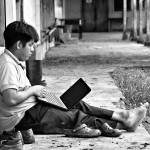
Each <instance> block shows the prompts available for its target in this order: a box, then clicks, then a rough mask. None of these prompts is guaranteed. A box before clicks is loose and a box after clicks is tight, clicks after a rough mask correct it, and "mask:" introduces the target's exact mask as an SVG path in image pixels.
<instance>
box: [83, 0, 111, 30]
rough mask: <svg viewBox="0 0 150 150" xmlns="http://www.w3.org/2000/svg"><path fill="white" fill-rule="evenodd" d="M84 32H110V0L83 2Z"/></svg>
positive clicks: (84, 0) (87, 0)
mask: <svg viewBox="0 0 150 150" xmlns="http://www.w3.org/2000/svg"><path fill="white" fill-rule="evenodd" d="M82 18H83V20H84V24H83V31H84V32H106V31H108V21H107V20H108V0H82Z"/></svg>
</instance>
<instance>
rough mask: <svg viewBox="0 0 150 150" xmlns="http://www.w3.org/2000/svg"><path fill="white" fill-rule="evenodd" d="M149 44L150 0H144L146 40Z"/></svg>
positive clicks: (146, 43)
mask: <svg viewBox="0 0 150 150" xmlns="http://www.w3.org/2000/svg"><path fill="white" fill-rule="evenodd" d="M145 45H149V46H150V0H146V42H145Z"/></svg>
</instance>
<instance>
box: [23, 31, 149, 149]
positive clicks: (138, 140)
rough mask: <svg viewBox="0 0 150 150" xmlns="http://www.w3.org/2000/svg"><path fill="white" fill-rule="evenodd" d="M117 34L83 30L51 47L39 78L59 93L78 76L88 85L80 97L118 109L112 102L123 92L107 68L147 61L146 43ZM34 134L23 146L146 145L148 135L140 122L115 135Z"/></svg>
mask: <svg viewBox="0 0 150 150" xmlns="http://www.w3.org/2000/svg"><path fill="white" fill-rule="evenodd" d="M75 36H77V35H75ZM121 38H122V34H121V33H84V34H83V39H82V40H81V41H78V40H74V39H72V40H70V41H68V43H66V44H62V45H60V46H59V47H54V48H52V49H51V50H50V51H48V52H47V54H46V60H44V61H43V79H45V80H46V81H47V86H48V88H49V89H50V90H51V91H52V92H53V93H54V94H56V95H57V96H60V95H61V94H62V93H63V92H64V91H65V90H67V89H68V88H69V87H70V86H71V85H72V84H73V83H74V82H75V81H76V80H78V79H79V78H80V77H82V78H83V79H84V80H85V81H86V82H87V84H88V85H89V86H90V87H91V89H92V91H91V92H90V93H89V94H88V95H87V96H86V97H85V98H84V99H83V100H84V101H86V102H88V103H90V104H91V105H94V106H97V107H104V108H108V109H112V110H115V109H118V105H116V104H117V102H118V101H119V99H120V98H123V96H122V94H121V92H120V91H119V89H118V87H116V85H115V83H114V81H113V79H112V78H111V77H110V75H109V72H111V71H113V70H114V68H115V67H117V66H131V65H149V64H150V62H149V57H150V49H149V48H148V47H145V46H143V45H141V44H137V43H135V42H130V41H122V40H121ZM35 138H36V143H35V144H31V145H24V150H48V149H50V150H112V149H113V150H118V149H120V150H127V149H134V150H140V149H145V150H148V149H150V144H149V141H150V135H149V134H148V133H147V131H146V130H145V128H144V127H143V126H142V125H140V126H139V128H138V130H137V131H136V132H134V133H127V132H125V131H124V133H123V134H122V135H121V136H120V137H119V138H108V137H98V138H90V139H84V138H67V137H65V136H64V135H35Z"/></svg>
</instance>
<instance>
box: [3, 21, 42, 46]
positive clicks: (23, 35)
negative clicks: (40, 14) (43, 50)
mask: <svg viewBox="0 0 150 150" xmlns="http://www.w3.org/2000/svg"><path fill="white" fill-rule="evenodd" d="M3 35H4V39H5V47H6V48H10V47H11V46H13V44H14V43H16V42H17V41H19V40H20V41H22V42H23V44H24V45H25V44H26V43H27V42H29V41H30V40H32V39H33V40H34V42H37V41H38V40H39V35H38V33H37V31H36V29H35V28H34V27H33V26H31V25H29V24H27V23H25V22H24V21H14V22H12V23H10V24H9V25H8V26H7V27H6V29H5V31H4V33H3Z"/></svg>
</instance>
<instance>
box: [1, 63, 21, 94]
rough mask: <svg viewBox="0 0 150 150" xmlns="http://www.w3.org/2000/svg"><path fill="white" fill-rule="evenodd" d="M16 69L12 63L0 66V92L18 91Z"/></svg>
mask: <svg viewBox="0 0 150 150" xmlns="http://www.w3.org/2000/svg"><path fill="white" fill-rule="evenodd" d="M18 78H19V77H18V72H17V68H16V67H15V65H14V64H12V63H9V62H8V63H5V64H1V65H0V91H1V92H2V91H3V90H6V89H9V88H14V89H17V90H18V85H19V79H18Z"/></svg>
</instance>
